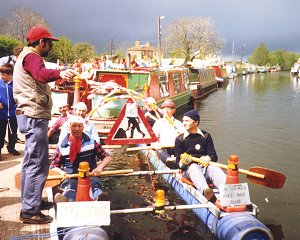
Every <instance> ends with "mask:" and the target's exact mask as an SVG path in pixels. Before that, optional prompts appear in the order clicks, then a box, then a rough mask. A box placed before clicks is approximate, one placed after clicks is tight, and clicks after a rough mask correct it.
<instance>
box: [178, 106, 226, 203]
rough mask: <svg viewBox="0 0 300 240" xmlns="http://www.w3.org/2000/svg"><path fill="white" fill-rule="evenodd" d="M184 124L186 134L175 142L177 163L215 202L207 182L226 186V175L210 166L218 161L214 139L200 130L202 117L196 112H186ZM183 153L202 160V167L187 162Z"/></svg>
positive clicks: (197, 186) (208, 198)
mask: <svg viewBox="0 0 300 240" xmlns="http://www.w3.org/2000/svg"><path fill="white" fill-rule="evenodd" d="M182 122H183V125H184V127H185V129H186V132H185V133H183V134H181V135H179V136H178V137H177V138H176V140H175V155H176V162H177V164H178V166H179V167H180V168H181V169H182V170H183V171H184V174H185V175H186V176H187V177H188V178H190V179H191V180H192V182H193V183H194V185H195V186H196V188H197V190H198V191H199V192H200V193H201V194H203V195H204V196H205V197H206V199H207V200H210V201H211V202H215V201H216V198H215V196H214V192H213V190H212V189H211V188H209V186H208V184H207V180H208V181H210V182H211V183H213V184H214V185H215V186H216V187H218V186H219V185H220V184H225V182H226V174H225V173H224V172H223V170H222V169H220V168H219V167H217V166H214V165H209V166H208V163H209V161H213V162H216V161H217V160H218V156H217V153H216V150H215V147H214V143H213V140H212V137H211V135H210V134H209V133H208V132H206V131H203V130H200V129H199V128H198V125H199V123H200V115H199V113H198V112H197V111H196V110H194V109H193V110H190V111H188V112H186V113H185V114H184V115H183V120H182ZM183 153H187V154H190V155H192V156H193V157H197V158H200V160H201V162H202V165H199V164H198V163H192V162H187V161H185V159H182V158H181V155H182V154H183Z"/></svg>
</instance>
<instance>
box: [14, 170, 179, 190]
mask: <svg viewBox="0 0 300 240" xmlns="http://www.w3.org/2000/svg"><path fill="white" fill-rule="evenodd" d="M176 173H180V171H179V170H168V169H167V170H157V171H135V172H134V171H133V169H124V170H111V171H103V172H101V174H100V176H116V177H117V176H142V175H155V174H176ZM77 177H78V174H68V178H77ZM20 178H21V173H17V174H16V176H15V186H16V188H17V189H20V188H21V181H20ZM63 178H64V176H62V175H59V174H57V172H56V171H53V170H50V172H49V176H48V177H47V180H46V184H45V187H54V186H57V185H59V184H60V183H61V180H62V179H63Z"/></svg>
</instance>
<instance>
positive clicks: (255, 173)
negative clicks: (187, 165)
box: [192, 157, 286, 189]
mask: <svg viewBox="0 0 300 240" xmlns="http://www.w3.org/2000/svg"><path fill="white" fill-rule="evenodd" d="M192 160H193V161H194V162H197V163H201V161H200V158H196V157H192ZM208 164H210V165H215V166H218V167H220V168H223V169H228V166H227V165H225V164H221V163H216V162H209V163H208ZM238 171H239V173H243V174H246V175H247V179H248V180H249V181H251V182H253V183H256V184H259V185H262V186H265V187H268V188H274V189H281V188H283V185H284V183H285V179H286V176H285V175H284V174H283V173H281V172H277V171H275V170H271V169H267V168H263V167H251V168H250V169H249V170H245V169H241V168H239V170H238Z"/></svg>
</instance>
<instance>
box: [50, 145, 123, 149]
mask: <svg viewBox="0 0 300 240" xmlns="http://www.w3.org/2000/svg"><path fill="white" fill-rule="evenodd" d="M56 147H57V145H56V144H49V149H56ZM102 148H103V149H116V148H122V145H102Z"/></svg>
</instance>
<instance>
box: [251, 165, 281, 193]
mask: <svg viewBox="0 0 300 240" xmlns="http://www.w3.org/2000/svg"><path fill="white" fill-rule="evenodd" d="M249 171H250V172H255V173H259V174H262V175H264V176H265V177H264V178H263V179H261V178H257V177H253V176H250V175H247V179H248V180H249V181H251V182H253V183H256V184H259V185H262V186H265V187H269V188H274V189H281V188H283V185H284V183H285V179H286V176H285V175H284V174H282V173H281V172H277V171H274V170H271V169H267V168H262V167H251V168H250V169H249Z"/></svg>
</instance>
